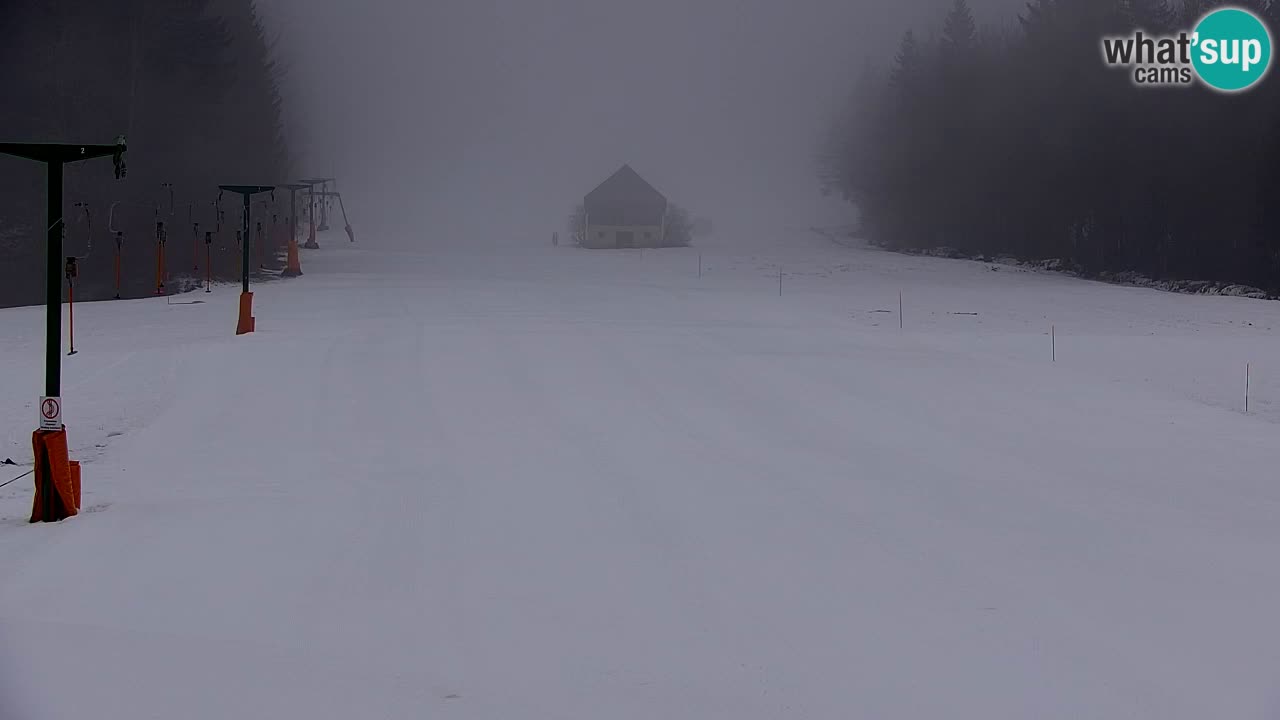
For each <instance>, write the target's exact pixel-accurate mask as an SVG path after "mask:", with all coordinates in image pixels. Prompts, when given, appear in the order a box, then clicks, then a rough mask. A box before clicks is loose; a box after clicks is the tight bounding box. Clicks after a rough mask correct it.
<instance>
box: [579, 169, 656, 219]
mask: <svg viewBox="0 0 1280 720" xmlns="http://www.w3.org/2000/svg"><path fill="white" fill-rule="evenodd" d="M655 202H660V203H661V204H662V205H663V206H665V205H666V203H667V198H666V197H665V196H663V194H662V193H660V192H658V190H657V189H656V188H654V187H653V186H652V185H650V184H649V183H648V182H647V181H645V179H644V178H642V177H640V174H639V173H637V172H636V171H635V170H632V169H631V166H630V165H623V166H622V167H621V168H620V169H619V170H618V171H617V172H615V173H614V174H612V175H610V176H609V179H608V180H605V181H604V182H602V183H600V185H599V186H597V187H596V189H595V190H592V191H591V192H589V193H587V197H586V198H585V203H586V205H587V207H588V209H589V208H590V207H591V206H593V205H596V206H605V207H625V206H628V205H635V204H641V205H652V204H653V203H655Z"/></svg>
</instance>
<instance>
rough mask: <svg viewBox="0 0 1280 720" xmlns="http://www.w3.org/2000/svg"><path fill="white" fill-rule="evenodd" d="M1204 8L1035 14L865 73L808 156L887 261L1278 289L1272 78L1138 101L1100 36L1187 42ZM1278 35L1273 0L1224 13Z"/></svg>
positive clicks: (1039, 8) (1099, 0) (943, 38)
mask: <svg viewBox="0 0 1280 720" xmlns="http://www.w3.org/2000/svg"><path fill="white" fill-rule="evenodd" d="M1217 4H1218V3H1215V2H1205V1H1203V0H1202V1H1199V2H1196V1H1192V2H1188V3H1184V4H1176V3H1170V2H1167V1H1166V0H1033V2H1030V3H1028V5H1027V8H1026V10H1025V11H1023V12H1022V13H1021V14H1020V15H1019V17H1018V22H1017V24H1016V26H1012V27H1010V28H1007V29H1002V30H990V29H988V30H980V29H978V28H977V27H976V26H975V22H974V19H973V16H972V14H971V13H970V11H969V8H968V6H967V4H966V2H965V0H956V1H955V3H954V6H953V7H952V8H951V10H950V12H949V13H948V14H947V16H946V17H945V18H943V19H942V20H943V23H942V25H941V32H940V33H938V34H937V35H936V36H932V37H922V36H921V34H919V33H913V32H908V33H906V34H905V36H904V37H903V39H902V43H901V47H900V50H899V52H898V54H897V56H896V58H895V59H894V60H893V62H892V64H891V65H890V67H888V68H886V69H880V68H877V67H875V66H873V65H871V64H870V63H868V64H867V66H866V67H864V68H863V69H862V70H861V72H860V74H859V77H858V78H857V82H856V87H855V91H854V93H853V97H852V100H851V103H850V106H849V108H848V109H847V111H846V113H845V115H844V116H843V117H842V118H840V122H839V123H837V129H836V131H835V132H834V133H833V136H832V138H831V140H830V143H829V144H828V146H827V147H826V148H825V149H824V153H823V160H824V162H823V173H824V180H825V181H826V182H827V183H828V184H829V185H830V186H835V187H836V188H837V189H838V190H839V191H841V192H843V193H844V194H845V196H846V197H848V198H849V199H850V200H851V201H852V202H854V203H856V205H857V206H858V208H859V209H860V212H861V215H862V222H863V231H864V232H865V233H866V234H867V236H868V237H869V238H871V239H872V240H873V241H875V242H878V243H881V244H884V245H886V246H889V247H893V248H899V249H925V248H939V247H950V248H955V249H957V250H959V251H961V252H964V253H966V254H970V255H1001V254H1003V255H1012V256H1015V257H1019V258H1023V259H1027V260H1049V259H1060V260H1063V261H1064V262H1066V263H1068V264H1069V265H1070V266H1074V267H1075V268H1077V269H1079V270H1081V271H1083V272H1086V273H1090V274H1098V273H1103V272H1109V273H1114V272H1121V271H1132V272H1136V273H1140V274H1143V275H1147V276H1150V277H1153V278H1158V279H1196V280H1213V281H1222V282H1234V283H1244V284H1250V285H1256V286H1259V287H1263V288H1264V289H1267V290H1270V291H1276V290H1280V203H1277V202H1275V200H1274V198H1276V197H1280V122H1277V121H1280V79H1277V78H1276V76H1275V72H1274V71H1272V72H1271V73H1270V74H1269V75H1268V77H1266V78H1264V79H1263V80H1262V82H1261V83H1259V84H1258V85H1256V86H1254V87H1253V88H1252V89H1250V90H1248V91H1246V92H1243V93H1236V94H1222V93H1217V92H1215V91H1213V90H1210V89H1208V88H1205V87H1203V86H1200V85H1198V84H1197V85H1195V86H1193V87H1186V86H1178V87H1165V88H1158V89H1157V88H1150V87H1147V88H1140V87H1135V86H1134V85H1133V83H1132V81H1131V76H1130V74H1129V73H1130V72H1131V70H1129V69H1122V68H1109V67H1107V66H1105V65H1104V64H1103V61H1102V53H1101V38H1102V37H1103V36H1106V35H1116V34H1123V35H1129V34H1132V33H1133V32H1134V30H1136V29H1142V30H1144V31H1145V32H1146V33H1148V34H1159V33H1176V32H1180V31H1182V30H1190V29H1192V28H1193V27H1194V26H1195V23H1196V20H1197V19H1198V18H1200V17H1201V16H1202V15H1203V14H1204V13H1205V12H1206V11H1207V10H1208V9H1209V8H1211V7H1212V6H1214V5H1217ZM1230 4H1232V5H1235V6H1243V7H1247V8H1250V9H1252V10H1255V11H1257V12H1258V13H1260V14H1261V15H1262V16H1264V19H1265V20H1266V21H1267V22H1268V24H1269V25H1270V26H1271V27H1272V28H1277V27H1280V0H1277V1H1275V2H1270V1H1268V0H1236V1H1235V2H1233V3H1230Z"/></svg>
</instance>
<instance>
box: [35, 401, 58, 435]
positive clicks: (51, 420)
mask: <svg viewBox="0 0 1280 720" xmlns="http://www.w3.org/2000/svg"><path fill="white" fill-rule="evenodd" d="M40 429H41V430H61V429H62V398H60V397H47V396H41V397H40Z"/></svg>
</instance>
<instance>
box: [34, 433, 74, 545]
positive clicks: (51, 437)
mask: <svg viewBox="0 0 1280 720" xmlns="http://www.w3.org/2000/svg"><path fill="white" fill-rule="evenodd" d="M31 447H32V450H33V451H34V456H35V461H36V467H35V481H36V497H35V502H34V503H33V505H32V508H31V522H33V523H35V522H57V521H59V520H62V519H64V518H69V517H71V516H72V515H75V514H76V513H77V512H78V511H79V510H78V508H77V505H78V503H77V502H76V495H77V494H78V492H77V488H76V487H75V486H74V485H73V481H72V474H71V462H70V460H68V459H67V430H66V428H63V429H62V430H37V431H35V434H33V435H32V436H31Z"/></svg>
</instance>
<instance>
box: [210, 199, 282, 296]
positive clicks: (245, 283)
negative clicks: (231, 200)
mask: <svg viewBox="0 0 1280 720" xmlns="http://www.w3.org/2000/svg"><path fill="white" fill-rule="evenodd" d="M218 189H219V190H223V191H225V192H233V193H236V194H238V195H240V196H242V197H243V198H244V229H243V234H242V235H241V238H242V241H241V243H240V249H241V251H242V253H241V261H240V284H241V291H242V292H249V265H250V263H249V258H250V257H251V255H250V252H249V251H250V249H251V247H252V245H253V240H252V238H251V236H250V235H249V227H250V226H249V215H250V213H251V210H252V203H253V196H254V195H257V194H259V193H264V192H269V193H271V194H272V195H275V191H276V186H275V185H219V186H218Z"/></svg>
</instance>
